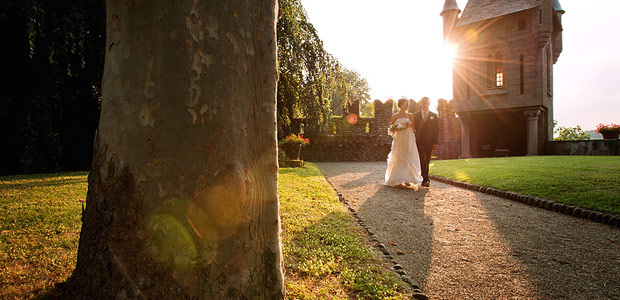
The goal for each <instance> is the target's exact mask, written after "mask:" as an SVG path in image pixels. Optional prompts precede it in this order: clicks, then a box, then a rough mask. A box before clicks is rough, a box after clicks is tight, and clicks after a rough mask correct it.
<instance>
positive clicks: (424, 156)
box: [414, 97, 439, 186]
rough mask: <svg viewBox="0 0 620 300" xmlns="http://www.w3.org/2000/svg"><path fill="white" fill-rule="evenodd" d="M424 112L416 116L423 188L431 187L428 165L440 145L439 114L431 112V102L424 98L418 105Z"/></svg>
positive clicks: (417, 113) (421, 111)
mask: <svg viewBox="0 0 620 300" xmlns="http://www.w3.org/2000/svg"><path fill="white" fill-rule="evenodd" d="M418 104H419V105H420V108H421V109H422V110H420V111H418V112H416V113H415V114H414V120H415V128H416V144H417V146H418V153H419V154H420V167H421V169H422V178H423V180H424V181H423V182H422V186H429V185H430V180H429V178H428V165H429V163H430V161H431V153H432V152H433V149H437V147H438V144H439V120H438V117H437V114H435V113H434V112H432V111H430V110H429V109H428V107H429V106H430V100H429V99H428V97H424V98H422V99H421V100H420V102H419V103H418Z"/></svg>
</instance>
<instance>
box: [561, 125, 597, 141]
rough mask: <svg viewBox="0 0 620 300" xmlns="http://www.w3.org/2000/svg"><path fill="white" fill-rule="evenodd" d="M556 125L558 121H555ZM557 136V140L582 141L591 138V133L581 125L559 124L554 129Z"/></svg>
mask: <svg viewBox="0 0 620 300" xmlns="http://www.w3.org/2000/svg"><path fill="white" fill-rule="evenodd" d="M553 123H554V125H557V121H553ZM553 132H554V133H555V134H557V137H556V138H554V140H555V141H580V140H589V139H590V135H589V134H588V133H586V132H585V131H583V129H581V126H579V125H577V127H564V126H559V127H557V128H555V129H554V130H553Z"/></svg>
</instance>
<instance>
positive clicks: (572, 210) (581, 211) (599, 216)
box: [332, 175, 620, 228]
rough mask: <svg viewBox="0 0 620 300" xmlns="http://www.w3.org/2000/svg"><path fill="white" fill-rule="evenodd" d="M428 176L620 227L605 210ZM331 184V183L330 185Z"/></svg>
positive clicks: (615, 218) (619, 221) (615, 217)
mask: <svg viewBox="0 0 620 300" xmlns="http://www.w3.org/2000/svg"><path fill="white" fill-rule="evenodd" d="M429 177H430V178H431V179H433V180H436V181H439V182H443V183H447V184H450V185H454V186H457V187H462V188H465V189H469V190H472V191H476V192H480V193H485V194H489V195H493V196H497V197H500V198H505V199H508V200H512V201H516V202H520V203H523V204H527V205H530V206H534V207H538V208H542V209H546V210H550V211H553V212H557V213H561V214H565V215H569V216H573V217H577V218H581V219H584V220H588V221H592V222H596V223H601V224H606V225H610V226H612V227H617V228H620V216H618V215H616V214H612V213H607V212H600V211H595V210H590V209H586V208H582V207H576V206H573V205H568V204H564V203H560V202H555V201H553V200H549V199H544V198H540V197H535V196H529V195H522V194H519V193H515V192H510V191H502V190H498V189H494V188H490V187H485V186H480V185H476V184H473V183H469V182H464V181H459V180H455V179H451V178H446V177H443V176H438V175H429ZM332 186H333V185H332Z"/></svg>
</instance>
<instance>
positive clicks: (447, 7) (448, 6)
mask: <svg viewBox="0 0 620 300" xmlns="http://www.w3.org/2000/svg"><path fill="white" fill-rule="evenodd" d="M451 10H458V11H459V12H458V13H461V9H460V8H459V5H458V4H456V0H446V2H445V3H444V4H443V9H442V10H441V13H440V14H439V15H440V16H443V14H444V13H445V12H448V11H451Z"/></svg>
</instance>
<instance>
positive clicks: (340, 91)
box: [329, 67, 372, 115]
mask: <svg viewBox="0 0 620 300" xmlns="http://www.w3.org/2000/svg"><path fill="white" fill-rule="evenodd" d="M341 74H342V76H339V77H337V78H338V79H340V80H338V81H336V82H335V83H336V84H335V85H332V86H331V87H330V90H329V91H330V97H329V99H330V100H331V109H332V111H333V112H334V114H335V115H342V109H343V107H346V106H347V105H349V104H350V103H351V102H354V101H360V105H361V107H362V109H364V108H365V107H367V106H372V103H370V87H369V86H368V81H367V80H366V79H365V78H364V77H362V75H360V73H358V72H356V71H353V70H349V69H347V68H344V67H341ZM367 110H368V109H367V108H366V111H367Z"/></svg>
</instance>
